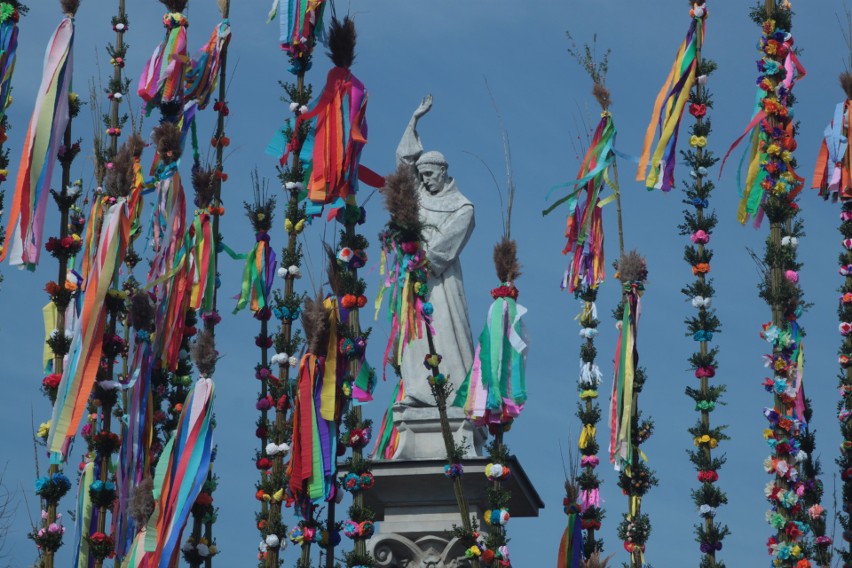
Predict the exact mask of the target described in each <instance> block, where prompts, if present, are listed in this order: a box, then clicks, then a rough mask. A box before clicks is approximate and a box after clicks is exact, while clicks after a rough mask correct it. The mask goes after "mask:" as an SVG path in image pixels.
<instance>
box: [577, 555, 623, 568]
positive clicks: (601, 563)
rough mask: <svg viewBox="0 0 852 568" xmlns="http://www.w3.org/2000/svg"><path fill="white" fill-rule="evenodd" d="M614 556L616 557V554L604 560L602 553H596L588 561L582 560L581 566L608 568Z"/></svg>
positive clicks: (586, 567) (582, 567)
mask: <svg viewBox="0 0 852 568" xmlns="http://www.w3.org/2000/svg"><path fill="white" fill-rule="evenodd" d="M613 556H615V554H610V555H609V556H607V557H606V558H603V559H602V558H601V553H600V552H595V553H594V554H592V555H591V556H590V557H589V559H588V560H581V561H580V566H581V568H608V567H609V561H610V560H612V557H613Z"/></svg>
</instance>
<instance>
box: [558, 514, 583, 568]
mask: <svg viewBox="0 0 852 568" xmlns="http://www.w3.org/2000/svg"><path fill="white" fill-rule="evenodd" d="M582 560H583V524H582V522H580V518H579V516H578V515H577V514H576V513H569V514H568V526H567V527H565V532H564V533H562V540H561V541H560V542H559V556H558V558H557V560H556V568H581V566H583V563H582Z"/></svg>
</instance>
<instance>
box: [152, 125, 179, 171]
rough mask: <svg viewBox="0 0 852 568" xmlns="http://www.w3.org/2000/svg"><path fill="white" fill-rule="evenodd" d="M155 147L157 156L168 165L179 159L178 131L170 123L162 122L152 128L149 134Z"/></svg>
mask: <svg viewBox="0 0 852 568" xmlns="http://www.w3.org/2000/svg"><path fill="white" fill-rule="evenodd" d="M151 136H152V138H153V139H154V144H156V146H157V154H159V155H160V159H161V160H162V161H163V163H164V164H166V165H168V164H171V163H173V162H177V161H178V159H180V153H181V148H180V129H179V128H178V127H177V126H175V125H174V124H172V123H171V122H164V123H162V124H160V125H159V126H157V127H156V128H154V132H153V133H152V134H151Z"/></svg>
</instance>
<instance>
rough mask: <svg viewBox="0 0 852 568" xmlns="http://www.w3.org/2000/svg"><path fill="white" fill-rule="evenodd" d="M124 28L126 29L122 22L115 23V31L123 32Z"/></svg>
mask: <svg viewBox="0 0 852 568" xmlns="http://www.w3.org/2000/svg"><path fill="white" fill-rule="evenodd" d="M125 29H127V28H126V26H125V25H124V24H116V25H115V31H117V32H123V31H124V30H125Z"/></svg>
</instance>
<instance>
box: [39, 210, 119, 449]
mask: <svg viewBox="0 0 852 568" xmlns="http://www.w3.org/2000/svg"><path fill="white" fill-rule="evenodd" d="M129 234H130V220H129V218H128V216H127V204H126V202H125V201H124V200H123V199H122V200H119V202H118V203H116V204H115V205H113V206H112V207H110V208H109V210H108V211H107V212H106V214H105V216H104V228H103V229H102V230H101V237H100V240H99V243H98V248H97V255H96V257H95V265H94V266H93V268H92V274H91V277H90V285H89V287H88V288H87V289H86V293H85V295H84V298H83V309H82V312H81V314H80V318H79V319H78V320H77V322H76V324H75V326H74V332H73V339H72V341H71V348H70V350H69V352H68V359H67V361H68V362H67V364H66V366H65V369H64V371H63V373H62V380H61V381H60V383H59V387H58V392H57V396H56V403H55V404H54V406H53V417H52V419H51V424H52V425H53V426H52V427H51V429H50V435H49V437H48V440H47V447H48V449H49V451H51V452H63V451H67V445H66V444H65V442H66V439H68V438H70V437H73V436H74V434H75V433H76V432H77V427H78V426H79V425H80V420H81V418H82V417H83V416H84V415H86V414H87V410H86V407H87V405H88V401H89V394H90V393H91V392H92V386H93V385H94V383H95V377H96V375H97V373H98V369H99V368H100V363H101V352H102V350H103V337H104V329H105V327H106V305H105V302H106V296H107V292H108V291H109V288H110V285H111V283H112V279H113V276H114V274H115V272H116V270H117V268H118V267H119V266H120V265H121V263H122V262H123V261H124V255H125V253H126V251H127V243H128V239H129ZM63 457H65V456H63Z"/></svg>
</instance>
